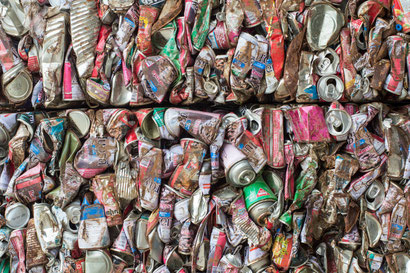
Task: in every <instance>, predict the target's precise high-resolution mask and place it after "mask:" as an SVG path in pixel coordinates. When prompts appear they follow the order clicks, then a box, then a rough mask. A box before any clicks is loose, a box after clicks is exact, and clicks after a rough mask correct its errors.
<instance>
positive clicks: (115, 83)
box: [110, 71, 132, 106]
mask: <svg viewBox="0 0 410 273" xmlns="http://www.w3.org/2000/svg"><path fill="white" fill-rule="evenodd" d="M123 75H124V74H123V72H122V71H118V72H117V73H115V74H114V76H113V77H112V79H111V95H110V104H111V105H113V106H124V105H127V104H129V103H130V101H131V95H132V88H131V87H130V86H125V83H124V80H123V78H124V76H123Z"/></svg>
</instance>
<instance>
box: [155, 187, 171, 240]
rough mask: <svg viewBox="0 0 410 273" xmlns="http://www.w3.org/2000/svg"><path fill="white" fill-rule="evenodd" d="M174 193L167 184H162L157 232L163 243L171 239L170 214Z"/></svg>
mask: <svg viewBox="0 0 410 273" xmlns="http://www.w3.org/2000/svg"><path fill="white" fill-rule="evenodd" d="M174 202H175V193H174V192H173V190H172V189H170V188H169V186H168V185H164V187H163V188H162V192H161V200H160V202H159V226H158V234H159V237H160V239H161V241H163V242H164V243H169V242H170V241H171V227H172V216H173V213H174Z"/></svg>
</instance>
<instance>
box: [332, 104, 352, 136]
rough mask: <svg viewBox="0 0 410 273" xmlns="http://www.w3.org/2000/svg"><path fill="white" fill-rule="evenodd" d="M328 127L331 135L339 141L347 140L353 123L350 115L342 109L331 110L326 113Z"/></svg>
mask: <svg viewBox="0 0 410 273" xmlns="http://www.w3.org/2000/svg"><path fill="white" fill-rule="evenodd" d="M325 119H326V125H327V129H328V130H329V134H331V135H332V136H334V137H335V138H336V139H337V140H338V141H342V140H346V139H347V135H348V133H349V131H350V128H352V125H353V122H352V118H351V117H350V115H349V114H348V113H347V112H346V111H345V110H342V109H330V110H329V111H328V112H327V113H326V118H325Z"/></svg>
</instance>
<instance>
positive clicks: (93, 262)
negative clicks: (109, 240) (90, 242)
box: [85, 250, 113, 273]
mask: <svg viewBox="0 0 410 273" xmlns="http://www.w3.org/2000/svg"><path fill="white" fill-rule="evenodd" d="M112 270H113V264H112V260H111V257H110V256H109V255H108V254H107V253H106V252H105V251H103V250H87V252H86V254H85V272H87V273H110V272H112Z"/></svg>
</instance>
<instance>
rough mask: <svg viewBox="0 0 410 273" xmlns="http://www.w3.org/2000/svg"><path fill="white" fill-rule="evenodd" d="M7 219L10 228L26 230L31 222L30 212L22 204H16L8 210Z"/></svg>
mask: <svg viewBox="0 0 410 273" xmlns="http://www.w3.org/2000/svg"><path fill="white" fill-rule="evenodd" d="M5 218H6V225H7V226H8V227H9V228H12V229H19V228H24V227H25V226H26V225H27V223H28V221H29V220H30V210H29V209H28V207H26V206H25V205H23V204H21V203H15V204H13V205H11V206H8V207H7V208H6V213H5Z"/></svg>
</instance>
